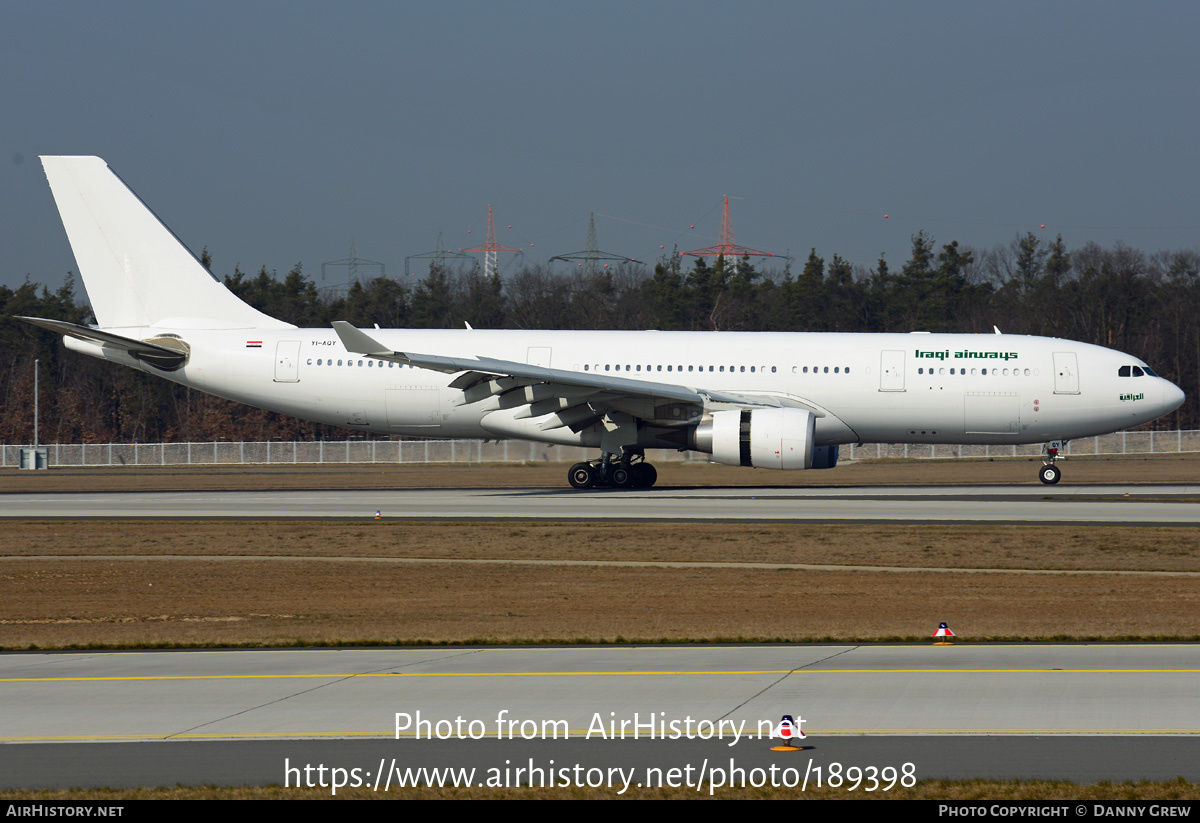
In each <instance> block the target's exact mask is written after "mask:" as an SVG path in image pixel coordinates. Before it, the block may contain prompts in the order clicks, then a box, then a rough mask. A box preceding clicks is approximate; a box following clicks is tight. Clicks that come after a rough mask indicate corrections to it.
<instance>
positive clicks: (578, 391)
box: [333, 320, 807, 431]
mask: <svg viewBox="0 0 1200 823" xmlns="http://www.w3.org/2000/svg"><path fill="white" fill-rule="evenodd" d="M333 328H334V331H336V332H337V335H338V337H339V338H341V341H342V344H343V345H344V346H345V347H346V350H347V351H350V352H354V353H355V354H364V355H367V356H368V357H374V358H377V359H379V360H391V361H394V362H396V363H403V364H405V365H412V366H417V367H419V368H423V369H432V370H434V371H440V372H444V373H446V374H457V375H458V376H457V377H455V378H454V380H452V381H451V382H450V386H451V387H453V388H456V389H461V390H462V392H463V397H462V399H461V400H460V401H459V405H469V404H471V403H479V402H483V401H488V409H489V410H495V409H511V408H517V407H521V406H525V407H527V408H524V409H522V410H521V411H519V412H518V413H517V414H516V415H515V417H516V418H518V419H519V418H527V417H541V416H542V415H546V414H551V413H553V415H554V416H553V417H551V418H550V419H549V420H547V421H546V422H544V423H542V424H541V429H542V430H543V431H548V430H549V429H553V428H558V427H560V426H570V427H571V428H572V429H574V430H576V431H578V430H579V429H582V428H585V427H587V426H589V425H591V424H592V423H594V422H595V421H596V420H599V419H600V418H601V417H603V416H604V415H605V414H607V413H608V412H610V411H618V412H625V413H627V414H631V415H632V416H634V417H637V418H639V419H642V420H647V421H652V422H654V423H655V424H657V425H663V426H673V425H674V426H679V425H684V424H685V423H689V422H691V423H694V422H696V418H697V417H699V416H700V415H701V414H702V413H703V412H704V411H705V410H707V409H711V408H713V407H720V408H762V407H781V406H799V407H804V408H807V406H806V405H804V404H802V403H795V402H791V401H789V400H788V399H787V398H785V397H774V396H769V395H748V394H733V393H729V392H719V391H712V390H710V389H699V388H694V387H690V386H680V385H677V384H672V383H659V382H656V381H653V380H639V379H634V378H629V377H613V376H609V375H606V374H605V375H601V374H598V373H596V372H578V371H569V370H567V369H551V368H546V367H544V366H534V365H530V364H528V363H518V362H516V361H512V360H497V359H495V358H491V357H475V358H465V357H444V356H441V355H435V354H419V353H416V352H398V351H392V350H391V349H389V348H388V347H386V346H384V345H383V344H382V343H379V342H378V341H376V340H375V339H374V338H372V337H371V336H370V335H368V334H366V333H364V332H362V331H360V330H359V329H357V328H355V327H354V326H352V325H351V324H350V323H346V322H344V321H341V320H336V321H334V322H333Z"/></svg>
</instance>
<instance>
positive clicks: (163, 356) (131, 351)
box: [17, 317, 190, 371]
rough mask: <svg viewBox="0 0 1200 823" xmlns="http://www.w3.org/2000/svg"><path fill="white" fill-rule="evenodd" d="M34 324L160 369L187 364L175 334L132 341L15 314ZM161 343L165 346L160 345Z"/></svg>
mask: <svg viewBox="0 0 1200 823" xmlns="http://www.w3.org/2000/svg"><path fill="white" fill-rule="evenodd" d="M17 319H18V320H24V321H25V322H26V323H31V324H33V325H34V326H40V327H41V328H43V329H48V330H50V331H52V332H56V333H58V334H62V335H66V336H67V337H74V338H75V339H76V340H86V341H88V342H89V343H95V344H97V345H100V346H105V347H107V348H110V349H117V350H118V351H123V352H125V353H126V354H128V355H129V356H130V357H132V358H134V359H135V360H140V361H142V362H143V363H148V364H150V365H151V366H154V367H155V368H157V369H162V370H163V371H175V370H177V369H179V368H182V367H183V365H184V364H185V363H187V360H188V355H189V354H190V349H189V348H188V344H187V343H184V342H183V341H182V340H180V339H178V338H176V337H159V338H156V342H149V341H146V340H134V339H133V338H130V337H122V336H121V335H119V334H113V333H112V332H107V331H100V330H99V329H93V328H91V327H89V326H78V325H76V324H74V323H67V322H65V321H62V320H46V319H45V318H42V317H18V318H17ZM164 344H165V345H164Z"/></svg>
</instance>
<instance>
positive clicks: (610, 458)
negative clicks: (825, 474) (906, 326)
mask: <svg viewBox="0 0 1200 823" xmlns="http://www.w3.org/2000/svg"><path fill="white" fill-rule="evenodd" d="M42 164H43V166H44V168H45V171H46V177H47V178H48V179H49V181H50V188H51V191H52V192H53V193H54V199H55V202H56V203H57V205H58V210H59V213H60V215H61V216H62V221H63V225H64V227H65V228H66V231H67V237H68V239H69V240H70V243H71V248H72V250H73V251H74V253H75V259H76V261H77V263H78V265H79V272H80V274H81V275H82V277H83V282H84V286H85V288H86V289H87V293H88V296H89V298H90V299H91V303H92V308H93V310H94V311H95V314H96V320H97V322H98V326H97V327H95V328H93V327H85V326H78V325H73V324H70V323H64V322H60V321H55V320H43V319H39V318H22V319H25V320H28V321H29V322H31V323H34V324H36V325H38V326H41V327H43V328H47V329H50V330H52V331H55V332H58V333H60V334H62V335H64V342H65V344H66V346H67V348H69V349H72V350H74V351H79V352H83V353H84V354H89V355H91V356H93V357H99V358H101V359H103V360H110V361H112V362H115V363H122V364H124V365H127V366H131V367H133V368H136V369H141V370H142V371H145V372H147V373H149V374H156V375H159V376H161V377H165V378H167V379H168V380H174V381H176V382H177V383H181V384H183V385H185V386H189V387H191V388H194V389H199V390H200V391H205V392H208V393H210V394H215V395H218V396H220V397H225V398H229V399H230V400H236V401H238V402H241V403H247V404H250V405H253V406H259V407H262V408H265V409H271V410H273V411H277V412H282V413H284V414H290V415H295V416H296V417H301V418H305V419H308V420H316V421H319V422H322V423H330V424H333V425H337V426H344V427H346V428H349V429H356V430H359V431H363V432H372V433H376V434H393V435H410V436H419V437H465V438H483V439H495V438H522V439H527V440H536V441H543V442H547V443H562V444H568V445H576V446H585V447H590V448H596V449H599V452H600V456H599V457H598V458H597V459H595V460H591V461H588V462H584V463H577V464H576V465H574V466H572V467H571V469H570V472H569V479H570V483H571V485H572V486H575V487H576V488H589V487H591V486H593V485H598V484H604V485H612V486H618V487H628V486H643V487H644V486H651V485H653V484H654V482H655V479H656V477H657V473H656V472H655V470H654V467H653V466H652V465H650V464H649V463H647V462H646V461H645V459H644V454H645V449H647V448H674V449H693V450H696V451H700V452H704V453H707V454H711V455H712V459H713V460H714V461H716V462H718V463H727V464H731V465H735V466H739V465H740V466H753V467H755V468H761V469H783V470H789V469H822V468H831V467H833V466H834V465H836V463H837V457H838V445H839V444H843V443H863V442H884V443H887V442H905V443H960V444H997V445H1001V444H1011V443H1039V442H1046V443H1047V444H1048V446H1047V450H1046V457H1045V460H1044V462H1043V466H1042V468H1041V470H1040V473H1039V476H1040V478H1041V480H1042V482H1043V483H1057V482H1058V480H1059V477H1060V476H1061V471H1060V469H1059V468H1058V466H1056V465H1055V461H1056V459H1057V458H1058V456H1059V455H1058V448H1059V447H1060V446H1061V444H1062V442H1065V441H1067V440H1069V439H1071V438H1076V437H1088V436H1091V435H1096V434H1106V433H1108V432H1112V431H1116V430H1118V429H1123V428H1129V427H1133V426H1137V425H1139V424H1141V423H1146V422H1148V421H1150V420H1153V419H1155V418H1156V417H1159V416H1160V415H1164V414H1167V413H1168V412H1171V411H1173V410H1174V409H1176V408H1177V407H1178V406H1179V405H1180V404H1181V403H1182V402H1183V392H1182V391H1180V390H1179V388H1178V387H1176V386H1175V385H1173V384H1172V383H1170V382H1169V381H1167V380H1164V379H1163V378H1161V377H1158V376H1156V375H1155V374H1154V372H1153V371H1151V370H1150V368H1149V367H1148V366H1147V365H1146V364H1145V363H1143V362H1142V361H1141V360H1139V359H1137V358H1136V357H1132V356H1130V355H1128V354H1122V353H1120V352H1117V351H1112V350H1110V349H1104V348H1100V347H1099V346H1092V345H1088V344H1086V343H1075V342H1071V341H1069V340H1058V339H1050V338H1043V337H1025V336H1021V335H1008V334H1000V333H999V332H997V334H995V335H958V334H925V333H919V332H916V333H912V334H791V333H741V332H661V331H643V332H598V331H485V330H482V329H471V328H469V327H468V328H467V329H464V330H439V331H423V330H415V329H414V330H408V329H372V330H368V331H366V332H364V331H361V330H359V329H357V328H355V327H353V326H351V325H350V324H348V323H343V322H337V323H334V324H333V328H332V329H298V328H296V327H294V326H291V325H289V324H287V323H284V322H281V321H279V320H276V319H274V318H271V317H268V316H266V315H265V314H262V313H261V312H259V311H257V310H256V309H254V308H252V307H250V306H248V305H246V304H245V303H243V302H242V301H241V300H239V299H238V298H237V297H235V296H234V295H233V294H232V293H231V292H230V291H229V290H228V289H226V288H225V286H224V285H223V284H222V283H220V282H219V281H218V280H216V279H215V278H214V277H213V276H212V275H211V274H209V272H208V271H207V270H206V269H205V268H204V267H203V266H202V265H201V264H200V262H199V260H197V259H196V257H195V255H193V254H192V253H191V252H190V251H189V250H188V249H187V248H186V247H185V246H184V245H183V244H182V243H181V242H180V241H179V239H178V238H177V237H175V235H174V234H173V233H172V232H171V230H170V229H168V228H167V227H166V226H165V225H163V223H162V222H161V221H160V220H159V219H158V218H157V217H156V216H155V215H154V213H153V212H151V211H150V209H149V208H147V207H146V205H145V204H144V203H142V201H141V200H140V199H139V198H138V197H137V195H135V194H134V193H133V192H132V191H131V190H130V189H129V188H128V187H127V186H126V185H125V184H124V183H123V182H122V181H121V179H120V178H118V177H117V176H116V175H115V174H114V173H113V172H112V171H111V170H110V169H109V168H108V166H107V165H106V164H105V162H104V161H103V160H101V159H100V158H98V157H43V158H42Z"/></svg>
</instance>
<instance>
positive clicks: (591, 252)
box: [550, 212, 642, 275]
mask: <svg viewBox="0 0 1200 823" xmlns="http://www.w3.org/2000/svg"><path fill="white" fill-rule="evenodd" d="M555 260H582V261H583V262H582V263H580V264H579V265H581V266H582V267H583V273H584V274H588V275H592V274H599V272H600V263H601V262H602V261H604V260H616V261H617V262H618V263H641V262H642V261H641V260H634V259H633V258H632V257H625V256H623V255H620V254H611V253H609V252H606V251H600V248H599V246H598V245H597V243H596V213H595V212H592V216H591V218H590V219H589V220H588V235H587V248H586V249H584V250H583V251H573V252H571V253H570V254H560V255H559V256H558V257H551V258H550V261H551V262H553V261H555ZM604 268H608V264H607V263H605V264H604Z"/></svg>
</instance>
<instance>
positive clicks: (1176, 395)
mask: <svg viewBox="0 0 1200 823" xmlns="http://www.w3.org/2000/svg"><path fill="white" fill-rule="evenodd" d="M1163 383H1165V384H1166V385H1164V386H1163V410H1162V413H1163V414H1170V413H1171V412H1173V411H1175V410H1176V409H1177V408H1179V407H1180V406H1182V405H1183V396H1184V395H1183V389H1181V388H1179V387H1178V386H1176V385H1175V384H1174V383H1172V382H1171V381H1170V380H1163Z"/></svg>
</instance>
